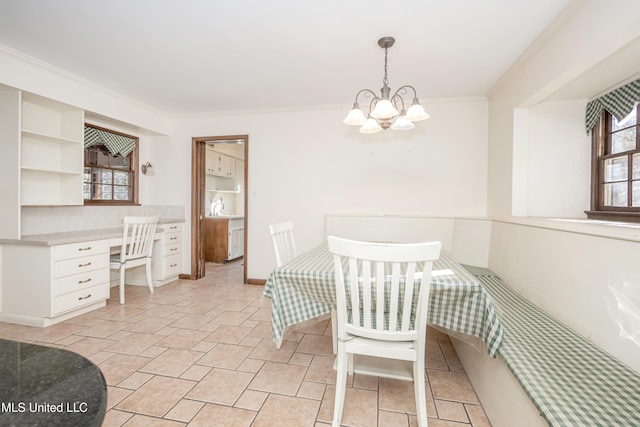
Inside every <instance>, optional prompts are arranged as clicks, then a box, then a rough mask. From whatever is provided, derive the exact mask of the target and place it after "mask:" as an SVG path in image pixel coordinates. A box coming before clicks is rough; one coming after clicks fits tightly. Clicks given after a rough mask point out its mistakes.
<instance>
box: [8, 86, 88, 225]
mask: <svg viewBox="0 0 640 427" xmlns="http://www.w3.org/2000/svg"><path fill="white" fill-rule="evenodd" d="M0 138H1V139H2V151H3V153H2V156H0V181H1V182H2V186H3V195H2V197H3V203H2V207H1V208H0V237H1V238H20V234H21V233H20V217H21V207H22V206H63V205H82V204H83V195H82V180H83V165H84V161H83V156H84V146H83V141H84V111H83V110H81V109H78V108H75V107H72V106H69V105H66V104H63V103H60V102H56V101H53V100H50V99H47V98H43V97H41V96H37V95H34V94H31V93H27V92H23V91H20V90H18V89H14V88H10V87H6V86H0Z"/></svg>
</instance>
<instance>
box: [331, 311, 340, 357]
mask: <svg viewBox="0 0 640 427" xmlns="http://www.w3.org/2000/svg"><path fill="white" fill-rule="evenodd" d="M331 339H332V341H333V354H338V315H337V314H336V311H335V310H331Z"/></svg>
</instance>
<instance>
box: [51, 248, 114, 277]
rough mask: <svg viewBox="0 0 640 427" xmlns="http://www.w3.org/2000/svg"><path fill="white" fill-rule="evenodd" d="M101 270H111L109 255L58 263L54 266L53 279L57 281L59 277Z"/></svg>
mask: <svg viewBox="0 0 640 427" xmlns="http://www.w3.org/2000/svg"><path fill="white" fill-rule="evenodd" d="M101 268H109V255H108V253H104V254H99V255H94V256H86V257H82V258H74V259H67V260H64V261H56V262H55V263H54V266H53V277H55V278H56V279H57V278H59V277H65V276H70V275H72V274H79V273H84V272H87V271H93V270H99V269H101Z"/></svg>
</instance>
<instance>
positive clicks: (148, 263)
mask: <svg viewBox="0 0 640 427" xmlns="http://www.w3.org/2000/svg"><path fill="white" fill-rule="evenodd" d="M146 270H147V284H148V285H149V291H150V292H151V293H153V282H152V279H151V260H149V261H147V266H146Z"/></svg>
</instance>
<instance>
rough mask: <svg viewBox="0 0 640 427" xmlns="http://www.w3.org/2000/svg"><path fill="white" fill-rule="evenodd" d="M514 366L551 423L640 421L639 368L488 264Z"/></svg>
mask: <svg viewBox="0 0 640 427" xmlns="http://www.w3.org/2000/svg"><path fill="white" fill-rule="evenodd" d="M465 268H467V270H469V271H470V272H471V273H472V274H474V275H475V276H476V277H477V278H478V280H479V281H480V282H481V283H482V285H483V286H484V287H485V289H486V290H487V292H488V293H489V295H491V298H492V300H493V303H494V306H495V309H496V312H497V313H498V317H499V319H500V321H501V323H502V327H503V329H504V341H503V343H502V347H501V348H500V356H501V357H502V358H503V360H504V362H505V364H506V365H507V367H508V368H509V370H510V371H511V372H512V373H513V375H514V376H515V378H516V379H517V381H518V382H519V383H520V385H521V386H522V388H523V389H524V391H525V392H526V394H527V395H528V396H529V398H530V399H531V400H532V402H533V403H534V405H535V406H536V408H537V409H538V411H539V412H540V414H541V415H542V416H543V417H544V419H545V420H546V421H547V423H548V424H549V425H550V426H615V427H618V426H625V427H626V426H640V374H638V373H637V372H636V371H634V370H632V369H631V368H629V367H628V366H626V365H624V364H623V363H621V362H620V361H618V360H617V359H615V358H614V357H613V356H611V355H609V354H607V353H606V352H604V351H602V350H601V349H599V348H598V347H596V346H595V345H594V344H592V343H590V342H589V341H587V340H586V339H585V338H583V337H582V336H580V335H578V334H577V333H575V332H573V331H572V330H570V329H569V328H568V327H566V326H564V325H563V324H562V323H560V322H559V321H557V320H556V319H554V318H553V317H551V316H549V315H548V314H546V313H545V312H544V311H542V310H541V309H539V308H538V307H536V306H535V305H533V304H532V303H530V302H529V301H527V300H525V299H524V298H523V297H521V296H520V295H518V294H516V293H515V292H514V291H512V290H511V289H510V288H509V287H508V286H507V285H506V284H505V283H504V282H503V281H502V280H501V279H500V277H498V276H497V275H495V274H494V273H493V272H491V270H488V269H485V268H478V267H471V266H465Z"/></svg>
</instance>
